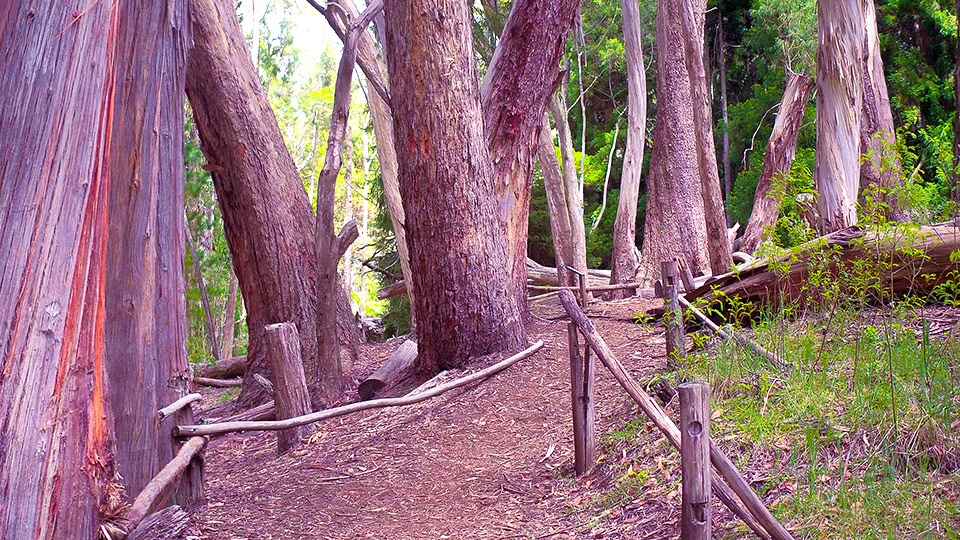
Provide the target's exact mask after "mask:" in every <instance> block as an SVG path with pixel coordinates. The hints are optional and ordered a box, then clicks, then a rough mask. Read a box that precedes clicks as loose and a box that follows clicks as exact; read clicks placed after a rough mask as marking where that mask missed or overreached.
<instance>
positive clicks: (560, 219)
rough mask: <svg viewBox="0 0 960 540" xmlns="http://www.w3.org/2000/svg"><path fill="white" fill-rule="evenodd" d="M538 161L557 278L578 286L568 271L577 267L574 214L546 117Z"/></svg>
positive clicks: (545, 116)
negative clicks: (541, 174) (569, 268)
mask: <svg viewBox="0 0 960 540" xmlns="http://www.w3.org/2000/svg"><path fill="white" fill-rule="evenodd" d="M537 159H539V161H540V170H541V172H542V173H543V189H544V191H545V192H546V195H547V210H548V212H549V213H550V236H551V239H552V240H553V252H554V254H555V255H556V259H557V274H558V275H557V278H558V282H559V283H560V284H561V285H568V286H572V285H574V284H575V283H574V279H573V274H572V273H571V272H569V271H568V270H566V268H565V267H566V266H567V265H571V266H572V265H573V258H574V257H573V231H572V230H571V227H570V213H569V212H568V211H567V192H566V189H565V188H564V185H563V173H562V172H561V171H560V161H559V160H558V159H557V150H556V147H555V146H554V145H553V137H552V136H551V135H550V119H549V115H548V114H544V115H543V125H542V126H541V128H540V138H539V146H538V147H537Z"/></svg>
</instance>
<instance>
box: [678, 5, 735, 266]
mask: <svg viewBox="0 0 960 540" xmlns="http://www.w3.org/2000/svg"><path fill="white" fill-rule="evenodd" d="M680 4H681V5H680V26H681V28H682V31H683V48H684V61H685V63H686V66H687V75H688V77H689V78H690V98H691V107H692V111H693V112H692V114H693V126H694V137H695V140H696V145H697V146H696V149H697V167H698V169H699V171H700V183H701V185H702V188H701V195H702V196H703V214H704V218H705V222H706V225H707V251H708V253H709V255H710V270H711V271H712V272H713V273H714V274H721V273H723V272H726V271H727V270H728V269H729V268H730V265H731V264H733V259H731V258H730V253H731V252H732V250H731V249H730V240H729V239H728V238H727V220H726V216H725V213H724V211H723V195H722V193H721V192H720V173H719V172H718V170H717V150H716V147H715V146H714V142H713V119H712V117H711V112H710V89H709V82H708V80H707V74H706V68H705V67H704V61H703V52H704V47H703V32H704V30H703V25H704V12H705V10H706V9H707V0H683V2H681V3H680Z"/></svg>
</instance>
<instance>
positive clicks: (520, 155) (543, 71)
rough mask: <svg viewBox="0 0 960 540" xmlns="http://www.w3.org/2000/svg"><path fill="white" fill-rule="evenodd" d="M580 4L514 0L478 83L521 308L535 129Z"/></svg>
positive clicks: (557, 0) (558, 79) (555, 80)
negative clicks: (490, 58) (497, 42)
mask: <svg viewBox="0 0 960 540" xmlns="http://www.w3.org/2000/svg"><path fill="white" fill-rule="evenodd" d="M579 7H580V0H552V1H547V0H515V1H514V2H513V6H512V8H511V9H510V15H509V16H508V17H507V22H506V25H505V26H504V29H503V32H502V34H501V36H500V42H499V44H498V45H497V48H496V50H495V51H494V53H493V59H492V60H491V61H490V66H489V67H488V68H487V73H486V75H485V77H484V80H483V86H482V88H481V96H482V98H481V101H482V108H483V126H484V133H485V135H486V142H487V147H488V150H489V153H490V158H491V159H492V161H493V175H494V193H495V194H496V196H497V198H498V203H499V208H500V212H501V214H503V216H504V218H505V219H506V225H507V229H506V230H507V248H508V251H507V265H508V266H509V268H510V273H511V274H510V275H511V285H512V287H513V294H514V296H515V297H516V301H517V303H518V305H520V306H521V309H523V310H524V311H525V307H526V298H527V224H528V219H529V214H530V185H531V183H530V182H531V175H532V174H533V159H534V156H535V155H536V153H537V133H538V131H539V129H540V125H541V123H542V121H543V112H544V110H545V108H546V104H547V100H549V98H550V95H551V94H552V93H553V92H554V90H556V89H557V87H558V86H559V85H560V82H561V80H562V76H563V70H562V69H561V63H560V60H561V58H562V57H563V53H564V45H565V44H566V38H567V33H568V32H569V31H570V29H571V28H573V22H574V18H575V17H576V16H577V13H578V9H579ZM471 43H472V42H471ZM470 50H473V47H472V45H471V48H470Z"/></svg>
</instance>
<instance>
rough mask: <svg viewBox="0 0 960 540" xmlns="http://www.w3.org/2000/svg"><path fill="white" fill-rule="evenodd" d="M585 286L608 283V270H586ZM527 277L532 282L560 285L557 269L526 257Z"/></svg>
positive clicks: (597, 285)
mask: <svg viewBox="0 0 960 540" xmlns="http://www.w3.org/2000/svg"><path fill="white" fill-rule="evenodd" d="M587 276H588V277H587V286H588V287H600V286H603V285H607V284H609V283H610V271H609V270H587ZM527 279H528V280H530V281H533V282H534V283H543V284H545V285H554V286H557V285H560V281H559V280H558V279H557V269H556V268H551V267H549V266H543V265H542V264H538V263H537V262H535V261H534V260H533V259H529V258H528V259H527Z"/></svg>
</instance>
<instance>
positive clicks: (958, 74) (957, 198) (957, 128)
mask: <svg viewBox="0 0 960 540" xmlns="http://www.w3.org/2000/svg"><path fill="white" fill-rule="evenodd" d="M957 13H958V14H960V0H957ZM954 60H955V61H956V67H955V68H954V70H953V93H954V95H955V96H956V97H955V99H956V105H957V108H956V110H955V111H954V114H953V190H952V193H951V194H950V199H951V200H953V201H954V202H960V25H958V26H957V50H956V55H955V58H954Z"/></svg>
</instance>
